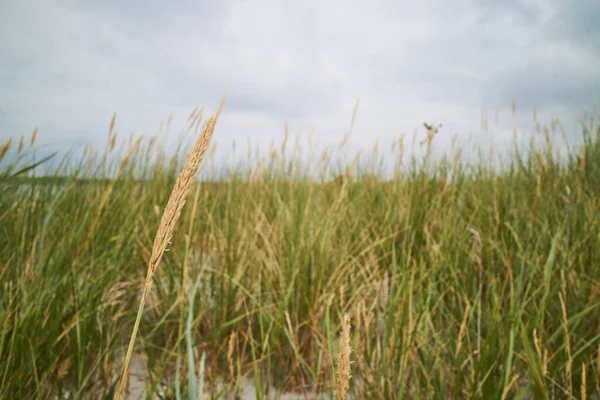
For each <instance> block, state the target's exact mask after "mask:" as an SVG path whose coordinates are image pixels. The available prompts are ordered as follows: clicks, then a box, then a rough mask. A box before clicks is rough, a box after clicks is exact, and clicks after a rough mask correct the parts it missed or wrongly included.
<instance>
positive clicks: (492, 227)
mask: <svg viewBox="0 0 600 400" xmlns="http://www.w3.org/2000/svg"><path fill="white" fill-rule="evenodd" d="M190 121H193V122H190V126H191V128H190V130H191V131H194V129H193V127H197V126H198V125H199V117H198V111H197V110H196V111H194V115H193V116H192V118H191V119H190ZM114 125H115V122H114V121H113V122H112V123H111V133H110V134H109V140H108V145H107V147H106V149H105V150H104V153H95V152H93V151H92V150H90V149H86V152H85V154H84V155H83V156H77V155H74V154H71V155H66V156H65V157H64V158H63V160H62V161H58V162H57V163H55V164H53V165H54V166H53V167H49V166H47V165H49V164H48V163H47V161H56V160H57V156H55V157H54V158H53V159H52V160H50V159H47V160H46V159H45V158H46V157H42V158H41V159H40V160H38V159H36V157H34V151H35V146H33V147H30V148H25V146H24V145H20V146H19V148H16V147H15V146H16V140H15V139H13V141H12V142H9V143H7V144H5V145H3V146H0V153H1V154H2V155H3V159H2V160H0V163H1V164H0V171H1V172H0V174H1V176H2V178H1V181H0V186H2V195H1V196H0V282H1V284H2V288H1V290H0V293H1V294H0V398H48V397H50V396H57V397H59V398H113V396H114V395H115V392H116V390H117V385H118V382H119V378H120V373H121V368H122V366H123V360H124V358H125V353H126V349H127V347H128V344H129V343H130V340H131V339H132V336H131V333H132V330H133V327H134V324H135V320H136V313H135V309H136V308H137V307H138V306H139V305H140V300H142V304H144V300H143V299H141V298H140V293H141V292H142V290H143V288H144V287H148V281H147V280H146V279H145V277H147V279H151V280H152V283H153V288H152V290H147V291H146V294H147V300H146V301H145V305H144V306H143V307H142V308H141V310H143V313H141V312H140V315H142V317H141V319H140V324H139V331H138V332H137V335H136V338H135V348H134V350H135V351H134V353H136V354H140V355H143V359H144V360H145V366H146V367H147V370H148V371H149V376H148V390H149V391H150V392H153V393H163V396H166V397H176V396H177V394H179V395H180V396H181V395H182V393H184V394H183V396H185V395H186V394H192V393H198V392H199V389H200V388H202V390H203V391H204V392H205V393H208V392H213V394H214V395H215V396H216V395H217V392H216V390H217V389H216V388H217V387H218V386H217V385H216V384H215V383H216V379H217V378H218V377H220V378H223V379H225V381H226V382H227V383H228V384H229V386H230V387H229V389H231V390H236V389H238V387H239V385H240V384H241V383H242V381H243V379H244V378H249V379H252V380H253V381H254V383H255V386H256V388H257V393H256V397H257V398H263V397H265V393H264V391H263V389H264V388H265V387H271V386H273V387H275V388H278V389H284V390H288V391H297V392H306V393H308V392H324V393H328V394H329V395H331V396H333V394H334V392H335V391H336V389H335V388H336V385H337V387H339V388H342V390H346V387H345V386H344V383H343V379H342V377H343V376H346V377H347V376H348V375H349V372H350V371H347V370H346V369H345V368H344V369H342V368H340V365H339V364H338V359H340V360H341V359H343V360H344V362H343V363H342V365H351V366H352V374H351V379H350V380H349V386H348V387H347V390H348V394H349V395H350V396H352V397H356V398H374V399H378V398H382V399H383V398H413V397H418V398H456V399H458V398H485V399H495V398H498V399H500V398H519V397H521V398H522V397H532V396H535V397H536V398H538V397H539V398H546V397H549V398H585V397H586V396H587V398H591V396H592V395H593V394H594V393H598V392H599V391H600V369H599V360H600V331H599V330H598V326H599V323H598V321H599V319H598V317H597V315H598V313H599V312H600V310H599V309H598V308H599V306H600V269H598V268H597V266H598V264H599V262H600V252H599V251H598V249H599V245H600V234H599V232H600V230H599V228H600V225H599V224H600V218H599V213H598V210H599V207H600V201H599V197H598V196H599V195H600V130H599V129H598V126H597V125H596V123H595V121H594V120H593V119H591V118H588V119H586V120H584V121H582V124H581V132H579V134H580V135H581V138H582V146H581V147H580V148H571V149H569V152H568V154H567V155H566V158H564V159H562V160H561V159H559V158H558V157H557V156H556V151H555V150H556V148H557V146H560V144H559V143H554V142H552V141H550V140H548V141H546V140H544V137H545V133H544V132H546V131H542V132H541V133H540V135H541V137H542V141H541V142H542V146H534V145H532V146H531V147H530V148H528V149H526V150H527V151H526V154H525V152H524V151H523V149H522V148H520V147H518V146H521V144H518V143H517V142H516V143H515V148H514V150H513V153H512V155H511V156H512V157H511V161H510V162H506V163H505V164H504V166H503V168H498V167H497V166H494V165H492V164H491V163H486V162H481V163H478V164H468V163H466V162H461V153H460V152H459V151H458V149H453V151H454V150H456V151H455V152H454V153H452V154H449V156H448V157H446V158H439V159H436V158H434V157H433V156H432V153H431V152H430V151H429V148H430V147H429V146H432V145H434V144H435V140H436V138H435V137H434V136H433V135H430V136H431V137H430V138H429V140H428V141H426V143H425V145H426V146H427V150H426V153H425V155H426V157H425V158H423V159H412V160H400V161H398V163H397V168H396V170H395V171H394V173H393V176H394V179H391V180H389V179H388V180H384V179H381V178H378V177H377V175H376V174H375V173H376V172H377V171H378V168H379V165H380V164H381V163H380V158H381V157H382V152H381V151H380V150H378V149H377V148H375V149H374V150H373V153H372V154H370V155H361V156H357V157H356V158H354V159H353V161H350V163H349V164H350V168H346V167H347V166H348V165H341V164H340V165H335V163H334V162H333V161H332V156H331V154H332V152H333V150H330V153H328V154H324V155H314V157H313V160H317V162H320V163H321V164H320V165H321V166H322V168H323V172H320V173H317V174H316V175H314V174H313V175H312V176H311V175H309V174H306V173H303V169H302V168H303V164H301V163H300V160H301V157H300V156H297V155H291V156H290V155H289V153H286V152H285V150H286V144H285V143H284V145H282V146H280V147H279V146H278V147H274V148H273V151H271V152H270V153H269V154H268V155H267V156H266V157H263V158H260V159H258V160H255V161H254V162H253V163H252V164H251V165H248V168H247V170H243V171H241V172H240V171H239V170H236V171H234V170H233V168H232V169H231V171H230V172H231V173H230V174H229V175H228V176H226V177H227V178H228V179H223V180H222V181H218V182H216V181H215V182H208V181H202V182H195V183H193V185H192V186H193V187H191V191H192V193H193V202H192V204H190V206H189V207H187V208H183V209H182V210H181V216H180V220H179V222H178V224H177V225H174V226H172V227H171V228H169V231H170V232H171V229H172V235H171V244H170V245H169V251H168V252H166V253H164V256H163V257H162V260H161V266H160V268H156V269H154V268H153V269H152V272H153V273H152V274H149V273H148V269H147V268H146V267H147V266H148V265H154V264H155V262H156V260H157V258H156V251H153V242H154V237H155V233H156V232H157V230H158V229H159V226H161V216H162V212H161V210H162V209H163V208H164V207H165V205H166V204H167V203H168V199H169V197H170V195H171V192H172V190H173V188H174V186H175V185H176V179H177V176H178V175H179V171H180V169H181V166H182V160H183V159H184V157H185V154H186V152H185V150H186V148H185V146H183V145H182V146H181V147H180V148H178V149H177V151H176V152H175V155H173V156H171V157H170V156H169V155H168V153H167V152H166V151H165V150H164V149H162V148H161V147H160V146H159V143H158V141H157V139H148V138H140V139H139V140H135V139H134V138H131V139H130V140H129V141H128V140H127V139H125V140H123V141H122V142H121V149H122V150H123V151H125V153H124V156H122V157H120V158H119V159H117V161H114V160H115V158H114V153H115V152H116V151H117V149H118V147H117V144H116V141H117V139H118V138H117V135H116V133H114V132H113V128H114ZM217 134H218V127H217ZM40 135H43V132H41V133H40ZM287 140H288V139H287V136H286V138H285V139H284V142H286V141H287ZM22 142H23V141H21V143H22ZM532 143H534V142H532ZM517 144H518V146H517ZM342 147H343V146H342ZM393 151H394V156H395V157H397V158H402V157H404V142H403V141H397V142H395V144H394V149H393ZM299 153H300V152H298V153H295V154H299ZM111 160H113V161H111ZM40 161H42V162H41V163H40ZM205 161H210V160H209V159H206V160H205ZM43 166H47V167H46V172H48V173H47V174H46V175H45V176H43V177H38V178H34V177H33V175H32V173H33V172H34V171H36V170H38V169H39V168H40V167H43ZM74 166H75V167H74ZM202 168H204V171H205V172H206V171H207V170H208V169H210V168H216V167H214V166H211V165H210V164H208V163H205V164H203V165H202V166H201V169H202ZM326 168H328V169H327V170H325V169H326ZM224 172H227V171H224ZM331 172H333V173H336V174H339V176H338V179H334V180H328V179H325V178H327V177H328V174H331ZM221 175H226V174H224V173H223V171H222V173H221ZM167 236H169V235H166V236H165V237H167ZM163 244H165V243H161V246H162V245H163ZM161 246H159V247H161ZM153 253H154V254H153ZM346 314H348V316H349V318H350V320H351V321H352V330H351V331H350V332H349V333H348V329H342V328H343V327H346V328H347V320H346V322H344V318H343V316H344V315H346ZM340 331H342V334H341V335H338V332H340ZM348 335H349V336H348ZM346 339H348V340H346ZM340 347H341V349H340ZM349 348H351V349H352V352H351V353H350V355H351V358H350V359H347V358H342V357H338V356H340V353H341V354H342V355H344V354H348V349H349ZM182 355H183V357H184V359H185V361H186V362H184V363H182V362H181V359H182ZM201 360H202V362H201ZM346 361H347V362H348V363H350V362H351V364H345V363H346ZM200 367H202V371H201V370H200V369H201V368H200ZM346 371H347V372H348V374H346ZM198 377H201V378H203V379H200V382H198ZM184 388H185V390H182V389H184ZM339 393H340V392H339V391H338V394H339Z"/></svg>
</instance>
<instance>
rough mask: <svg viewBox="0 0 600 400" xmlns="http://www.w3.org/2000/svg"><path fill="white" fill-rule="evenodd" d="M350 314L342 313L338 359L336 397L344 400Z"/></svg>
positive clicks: (349, 376)
mask: <svg viewBox="0 0 600 400" xmlns="http://www.w3.org/2000/svg"><path fill="white" fill-rule="evenodd" d="M351 351H352V348H351V347H350V316H349V315H348V314H346V315H344V325H343V327H342V337H341V340H340V356H339V361H338V379H337V391H336V396H335V397H336V399H337V400H345V399H346V394H347V393H348V389H349V388H350V378H351V375H350V352H351Z"/></svg>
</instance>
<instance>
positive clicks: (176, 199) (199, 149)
mask: <svg viewBox="0 0 600 400" xmlns="http://www.w3.org/2000/svg"><path fill="white" fill-rule="evenodd" d="M224 104H225V98H223V100H222V101H221V104H220V105H219V108H218V110H217V112H216V114H215V115H213V116H212V117H211V118H210V119H209V120H208V122H207V123H206V125H205V127H204V130H203V131H202V133H201V134H200V136H199V137H198V140H197V141H196V144H195V146H194V149H193V150H192V151H191V153H190V154H189V156H188V158H187V160H186V162H185V164H184V165H183V169H182V171H181V172H180V174H179V177H178V178H177V181H176V182H175V186H174V187H173V190H172V191H171V196H170V197H169V200H168V201H167V206H166V207H165V211H164V213H163V215H162V218H161V220H160V225H159V226H158V230H157V232H156V236H155V237H154V244H153V246H152V255H151V256H150V261H149V262H148V272H147V274H146V281H145V284H144V288H143V291H142V297H141V300H140V306H139V308H138V314H137V317H136V320H135V324H134V327H133V332H132V334H131V338H130V341H129V346H128V348H127V354H126V356H125V362H124V364H123V371H122V372H121V379H120V381H119V387H118V389H117V394H116V397H115V399H116V400H119V399H120V398H121V394H122V392H123V389H124V387H125V382H126V381H127V376H128V374H129V364H130V362H131V356H132V354H133V346H134V344H135V339H136V336H137V332H138V328H139V325H140V321H141V318H142V313H143V310H144V306H145V304H146V300H147V298H148V294H149V293H150V290H151V289H152V278H153V276H154V272H155V271H156V268H157V267H158V264H159V263H160V260H161V259H162V256H163V254H164V252H165V249H166V247H167V244H168V243H169V240H170V239H171V234H172V233H173V229H174V228H175V224H176V223H177V220H178V219H179V216H180V215H181V210H182V209H183V206H184V205H185V199H186V197H187V195H188V193H189V191H190V188H191V186H192V182H193V180H194V177H195V176H196V173H197V172H198V167H199V166H200V162H201V161H202V158H204V154H205V153H206V150H207V149H208V145H209V143H210V139H211V137H212V134H213V132H214V130H215V125H216V123H217V119H218V117H219V114H220V113H221V110H222V109H223V105H224Z"/></svg>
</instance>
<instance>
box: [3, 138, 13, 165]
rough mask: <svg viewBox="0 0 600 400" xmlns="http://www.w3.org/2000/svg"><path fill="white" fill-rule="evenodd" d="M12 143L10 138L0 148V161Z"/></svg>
mask: <svg viewBox="0 0 600 400" xmlns="http://www.w3.org/2000/svg"><path fill="white" fill-rule="evenodd" d="M11 143H12V137H10V138H8V140H7V141H6V143H4V144H3V145H2V146H0V161H2V159H3V158H4V156H5V155H6V153H8V149H9V148H10V144H11Z"/></svg>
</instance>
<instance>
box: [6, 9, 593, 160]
mask: <svg viewBox="0 0 600 400" xmlns="http://www.w3.org/2000/svg"><path fill="white" fill-rule="evenodd" d="M598 21H600V0H579V1H577V2H576V4H575V2H573V1H568V0H543V1H542V0H502V1H498V0H479V1H475V0H452V1H449V0H422V1H419V2H417V1H404V0H394V1H392V0H377V1H373V2H365V1H358V0H345V1H339V0H302V1H292V0H279V1H274V0H273V1H271V0H254V1H230V0H220V1H212V2H208V1H198V0H196V1H192V0H180V1H177V2H172V3H168V2H165V1H157V0H146V1H141V0H131V1H126V2H125V1H118V0H104V1H88V0H68V1H67V0H65V1H58V0H36V1H32V0H19V1H16V0H14V1H4V2H2V4H0V53H1V54H2V61H1V62H0V88H1V89H2V90H0V142H4V141H6V140H7V139H8V137H10V136H14V137H19V136H21V135H25V136H28V135H30V133H31V132H32V131H33V129H34V128H35V127H37V128H38V129H39V135H38V140H39V141H40V143H42V144H46V145H50V146H52V147H55V148H59V149H67V148H69V147H70V146H73V145H81V144H83V143H89V144H92V145H94V146H96V147H99V148H101V147H103V146H104V145H105V144H106V141H107V137H108V135H107V132H108V125H109V122H110V119H111V117H112V115H113V113H115V112H116V113H117V130H118V131H119V132H120V133H122V134H123V135H124V136H127V135H129V133H131V132H134V133H136V134H142V133H144V134H146V135H154V134H156V133H157V132H158V126H159V123H160V121H161V120H165V119H166V118H167V117H168V116H169V115H170V114H173V118H174V123H173V127H174V130H176V127H177V126H182V125H183V123H184V122H185V119H186V118H187V116H188V115H189V113H190V112H191V110H192V109H193V108H194V107H195V106H200V107H202V108H203V109H204V115H205V116H208V115H210V114H211V113H213V112H214V111H215V109H216V107H217V105H218V104H219V102H220V100H221V98H222V97H223V96H224V95H225V94H226V95H227V102H226V104H225V109H224V111H223V113H222V115H221V117H220V119H219V122H218V125H217V129H216V131H215V134H214V138H213V140H214V142H215V143H217V148H218V151H220V152H221V154H227V152H230V151H231V143H232V141H233V140H235V141H236V143H238V146H237V147H238V149H239V148H241V147H243V146H244V144H245V143H247V140H248V138H250V139H251V141H252V143H253V146H254V145H258V146H259V147H260V148H261V150H262V149H264V150H265V151H266V150H268V148H269V144H270V143H271V142H272V140H273V139H274V140H275V142H276V143H280V142H281V140H282V139H283V135H284V124H285V123H286V122H287V124H288V127H289V130H290V132H291V133H292V134H295V133H298V134H300V135H301V136H302V137H304V136H308V135H309V134H310V133H311V132H312V135H313V138H314V139H315V140H316V141H317V142H318V143H320V144H323V145H332V144H337V143H340V142H341V141H342V140H343V137H344V135H345V134H346V133H348V132H349V129H350V121H351V117H352V113H353V109H354V107H355V105H356V103H357V100H358V99H360V104H359V108H358V112H357V115H356V119H355V123H354V126H353V130H352V136H351V142H352V146H354V147H355V148H356V149H364V150H367V149H369V150H370V149H372V148H373V145H374V143H375V141H376V140H377V139H379V140H380V146H389V145H390V144H391V142H392V141H393V140H394V139H396V138H398V137H399V136H400V135H401V134H403V133H406V134H407V135H409V136H410V137H412V134H413V132H414V131H415V129H418V130H419V131H418V134H419V140H422V139H423V138H424V137H425V135H426V133H425V129H424V128H423V122H428V123H442V124H443V125H442V128H441V129H440V131H439V133H438V135H437V136H438V137H437V138H436V144H437V146H438V148H441V149H444V148H447V147H448V146H449V145H450V141H451V137H452V136H453V135H454V134H455V133H456V134H457V135H458V137H459V140H466V138H467V137H469V135H471V134H472V135H475V136H476V137H477V138H479V140H482V141H485V140H493V141H494V143H496V144H497V145H498V146H499V147H501V145H502V144H503V143H504V144H506V143H508V142H510V140H512V137H513V136H512V135H513V134H512V129H513V126H514V124H515V123H516V124H518V126H519V127H520V129H523V130H525V131H527V130H528V129H529V130H530V127H531V122H532V119H533V117H532V110H533V107H534V106H537V107H538V116H539V117H540V119H542V120H549V119H550V118H551V117H552V116H554V115H557V116H559V117H560V118H561V121H563V122H565V124H566V125H567V126H565V129H566V131H567V132H572V131H574V128H575V123H574V121H575V117H576V116H577V115H578V114H581V113H582V111H583V109H584V108H585V107H590V108H591V106H592V104H593V102H594V99H595V98H596V97H597V96H598V94H599V93H600V24H599V23H598ZM513 100H515V101H516V105H517V114H516V116H515V117H513V116H512V112H511V107H512V101H513ZM496 109H497V110H498V115H499V122H498V123H496V121H495V113H496ZM483 112H487V113H488V114H489V120H490V123H489V127H488V129H487V131H483V130H482V126H481V116H482V113H483ZM177 121H179V122H177ZM178 123H179V125H177V124H178ZM177 138H178V134H177V132H172V133H169V134H168V135H167V134H165V136H164V140H165V141H166V142H175V141H176V140H177ZM490 138H492V139H490ZM407 139H410V138H407Z"/></svg>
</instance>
